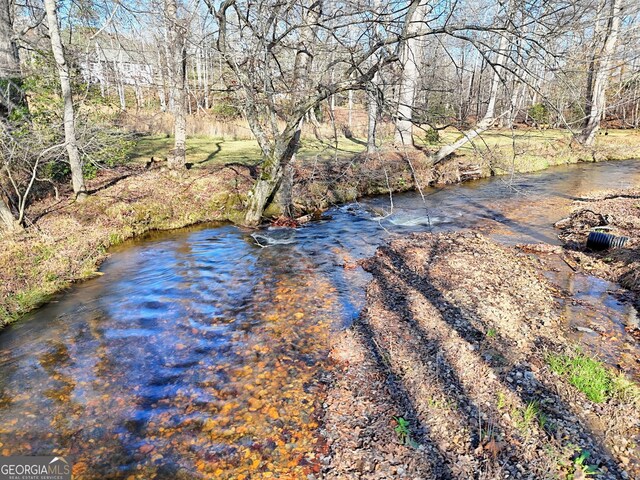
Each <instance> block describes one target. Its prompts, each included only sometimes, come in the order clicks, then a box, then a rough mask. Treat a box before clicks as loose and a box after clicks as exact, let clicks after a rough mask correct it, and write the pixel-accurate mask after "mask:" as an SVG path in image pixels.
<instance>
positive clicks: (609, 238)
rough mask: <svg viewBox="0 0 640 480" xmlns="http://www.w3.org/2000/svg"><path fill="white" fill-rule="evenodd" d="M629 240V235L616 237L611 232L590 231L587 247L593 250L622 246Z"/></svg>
mask: <svg viewBox="0 0 640 480" xmlns="http://www.w3.org/2000/svg"><path fill="white" fill-rule="evenodd" d="M627 240H629V238H628V237H616V236H615V235H611V234H610V233H602V232H589V238H587V248H590V249H591V250H608V249H610V248H622V247H624V244H625V243H627Z"/></svg>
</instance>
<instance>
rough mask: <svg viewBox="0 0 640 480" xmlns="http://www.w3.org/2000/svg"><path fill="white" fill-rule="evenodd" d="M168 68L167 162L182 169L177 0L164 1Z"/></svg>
mask: <svg viewBox="0 0 640 480" xmlns="http://www.w3.org/2000/svg"><path fill="white" fill-rule="evenodd" d="M164 22H165V32H166V42H167V43H166V47H165V48H166V50H165V51H166V53H167V67H168V71H169V84H170V87H169V88H170V89H171V98H172V99H173V104H172V113H173V121H174V126H173V133H174V144H173V149H172V150H171V152H169V158H168V165H169V168H170V169H172V170H180V169H183V168H185V164H186V143H187V117H186V99H187V97H186V81H187V45H186V28H185V25H184V22H183V21H182V20H181V19H179V18H178V4H177V2H176V0H164Z"/></svg>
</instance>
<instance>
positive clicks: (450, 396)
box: [325, 233, 640, 479]
mask: <svg viewBox="0 0 640 480" xmlns="http://www.w3.org/2000/svg"><path fill="white" fill-rule="evenodd" d="M364 267H365V269H366V270H367V271H369V272H370V273H371V274H372V275H373V280H372V282H371V283H370V285H369V287H368V289H367V305H366V307H365V309H364V311H363V313H362V315H361V317H360V318H359V319H358V320H357V321H356V322H355V324H354V325H353V326H352V327H351V328H350V329H348V330H347V331H346V332H344V333H343V334H341V335H340V336H339V338H338V339H337V340H336V342H335V345H334V348H333V352H332V356H333V358H334V360H335V361H336V363H337V373H336V378H335V382H334V383H333V386H332V388H331V389H330V391H329V394H328V398H327V400H326V403H325V410H326V414H325V430H326V432H325V434H326V437H327V438H328V442H329V444H330V445H331V447H330V448H331V450H330V455H329V458H328V459H327V460H326V464H327V467H326V469H325V475H326V478H330V479H332V478H335V479H338V478H339V479H348V478H352V479H361V478H362V479H365V478H366V479H386V478H395V477H398V478H421V479H422V478H424V479H426V478H434V479H444V478H455V479H470V478H478V479H497V478H527V479H543V478H568V475H572V474H576V476H575V477H574V478H583V477H579V475H580V472H578V471H577V470H576V467H575V464H574V463H573V461H574V459H575V457H576V455H577V454H578V453H579V452H580V451H582V450H587V451H589V452H590V453H591V457H590V459H589V462H588V463H589V464H592V465H597V466H598V467H599V468H600V470H601V472H602V474H601V475H600V476H599V477H598V478H610V479H613V478H616V479H619V478H638V476H639V475H640V468H639V465H638V464H637V463H634V460H633V459H634V458H637V457H638V453H639V452H638V450H637V446H636V445H635V444H634V443H633V439H634V438H638V435H639V434H640V428H639V425H638V424H637V421H629V420H630V419H637V418H639V415H640V412H639V410H638V406H637V405H634V404H633V403H628V402H627V403H626V402H624V401H622V400H619V399H616V398H612V399H610V400H608V401H607V402H605V403H600V404H595V403H593V402H591V401H590V400H588V399H587V398H586V397H585V396H584V394H582V393H581V392H580V391H578V390H577V389H576V388H574V387H573V386H571V385H570V384H568V383H567V382H566V380H565V379H563V378H561V377H559V376H557V375H555V374H553V373H552V372H551V371H550V370H549V368H548V366H547V364H546V361H545V355H546V354H547V352H549V351H554V352H564V351H567V350H568V349H570V348H571V347H570V346H569V345H568V342H566V341H565V340H564V335H563V332H562V331H561V329H560V328H561V327H560V322H559V315H558V313H557V311H556V305H555V303H554V300H553V296H552V290H551V287H550V286H549V285H547V283H546V281H545V280H544V278H543V277H542V276H541V274H540V272H539V270H538V267H537V264H536V263H535V261H534V260H532V259H531V258H529V257H528V256H526V255H524V254H521V253H516V251H515V250H512V249H508V248H505V247H502V246H499V245H497V244H495V243H493V242H490V241H489V240H487V239H486V238H484V237H482V236H480V235H478V234H474V233H454V234H439V235H431V234H420V235H413V236H410V237H407V238H406V239H402V240H396V241H394V242H392V243H391V244H390V245H389V246H386V247H382V248H380V249H378V251H377V253H376V255H375V257H374V258H372V259H370V260H368V261H366V262H365V263H364ZM528 405H529V406H531V405H534V406H535V407H533V408H534V410H537V413H536V414H534V415H533V418H530V419H529V420H527V418H526V417H525V415H524V412H525V411H526V408H527V406H528ZM394 417H402V418H403V419H405V420H407V421H408V424H409V430H410V437H411V440H410V441H407V440H406V438H402V436H400V435H398V432H397V431H396V427H397V425H398V422H397V420H395V419H394ZM625 470H626V471H625Z"/></svg>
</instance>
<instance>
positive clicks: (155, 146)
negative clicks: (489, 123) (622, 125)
mask: <svg viewBox="0 0 640 480" xmlns="http://www.w3.org/2000/svg"><path fill="white" fill-rule="evenodd" d="M606 133H607V135H604V134H600V135H598V137H597V143H598V145H601V146H605V147H606V146H632V145H638V144H640V134H639V133H638V132H635V131H633V130H608V131H607V132H606ZM460 136H461V133H460V132H459V131H457V130H455V129H452V128H450V129H447V130H444V131H441V132H440V141H439V142H438V143H437V144H434V145H430V144H424V143H423V144H422V145H424V146H426V147H427V148H429V149H432V150H435V149H437V148H438V147H439V146H440V145H445V144H448V143H451V142H453V141H455V140H457V139H458V138H460ZM415 138H416V142H418V143H422V142H421V139H420V134H419V131H418V133H417V134H416V137H415ZM569 141H570V134H569V132H567V131H566V130H536V129H519V130H506V129H505V130H498V129H495V130H492V131H490V132H485V133H484V134H482V136H481V137H480V138H476V139H475V140H474V141H473V142H469V143H467V144H466V145H464V146H463V147H461V148H460V149H458V150H457V154H458V155H459V156H463V157H464V156H469V157H472V156H473V155H475V154H477V153H481V154H484V153H485V152H488V151H490V152H494V153H496V152H497V151H502V155H504V153H506V152H508V153H509V155H507V156H508V157H511V153H510V152H513V150H512V147H513V145H514V144H515V146H516V151H517V152H518V155H520V156H521V157H522V159H521V160H522V162H525V163H526V162H531V161H533V160H532V158H530V157H536V156H539V155H541V152H543V151H546V152H547V156H548V155H549V154H550V155H551V156H558V157H561V156H564V155H565V154H566V151H565V150H566V149H567V147H568V145H569ZM391 142H392V139H390V138H389V139H383V140H382V146H385V145H388V144H390V143H391ZM172 144H173V137H168V136H166V135H148V136H144V137H141V138H140V139H139V140H138V143H137V145H136V148H135V149H134V152H133V154H132V160H133V161H138V162H146V161H147V160H149V158H151V157H155V158H156V159H162V158H165V157H166V156H167V155H168V153H169V150H170V149H171V148H172ZM365 147H366V141H365V139H358V138H353V139H348V138H344V137H342V136H341V137H340V138H339V139H338V144H337V146H336V145H335V144H334V143H333V142H332V141H331V139H327V140H326V141H323V142H320V141H318V140H316V139H315V138H313V139H309V138H305V139H303V140H302V141H301V146H300V150H299V151H298V158H301V159H308V160H315V159H328V158H332V157H334V156H338V157H350V156H352V155H354V154H356V153H360V152H363V151H364V150H365ZM259 159H260V148H259V147H258V144H257V142H256V141H255V140H253V139H251V140H246V139H245V140H225V139H223V138H213V137H206V136H192V137H189V138H188V139H187V162H190V163H193V164H194V166H195V167H199V166H204V165H216V164H227V163H243V164H255V163H257V162H258V161H259ZM538 160H540V159H538ZM538 163H540V162H538ZM543 163H544V162H543ZM547 163H548V162H547ZM547 163H544V164H541V165H540V168H533V170H538V169H542V168H546V167H548V166H549V164H547ZM552 163H553V162H552ZM560 163H562V162H560ZM570 163H575V162H570Z"/></svg>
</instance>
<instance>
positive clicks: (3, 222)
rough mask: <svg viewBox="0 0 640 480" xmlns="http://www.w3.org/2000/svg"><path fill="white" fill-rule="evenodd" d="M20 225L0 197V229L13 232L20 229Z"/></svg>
mask: <svg viewBox="0 0 640 480" xmlns="http://www.w3.org/2000/svg"><path fill="white" fill-rule="evenodd" d="M20 228H21V227H20V225H19V224H18V222H17V221H16V219H15V218H14V216H13V214H12V213H11V209H10V208H9V205H7V203H6V202H5V201H4V198H2V197H0V230H4V231H8V232H13V231H16V230H20Z"/></svg>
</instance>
